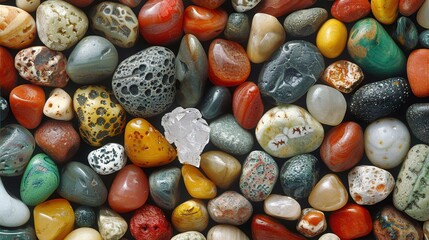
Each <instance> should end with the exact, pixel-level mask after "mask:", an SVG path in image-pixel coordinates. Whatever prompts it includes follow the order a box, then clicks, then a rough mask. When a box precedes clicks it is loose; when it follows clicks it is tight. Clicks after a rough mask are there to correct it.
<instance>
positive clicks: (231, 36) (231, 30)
mask: <svg viewBox="0 0 429 240" xmlns="http://www.w3.org/2000/svg"><path fill="white" fill-rule="evenodd" d="M223 34H224V35H225V38H226V39H228V40H231V41H235V42H239V43H245V42H247V40H248V39H249V34H250V20H249V17H248V16H247V15H246V14H244V13H231V14H229V16H228V21H227V23H226V26H225V30H224V31H223Z"/></svg>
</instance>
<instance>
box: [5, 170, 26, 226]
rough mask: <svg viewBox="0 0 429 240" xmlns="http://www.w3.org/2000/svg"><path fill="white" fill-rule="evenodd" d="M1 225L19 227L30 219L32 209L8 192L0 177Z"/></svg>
mask: <svg viewBox="0 0 429 240" xmlns="http://www.w3.org/2000/svg"><path fill="white" fill-rule="evenodd" d="M0 202H1V204H0V226H3V227H19V226H21V225H24V224H25V223H26V222H27V221H28V220H29V219H30V210H29V209H28V207H27V205H25V204H24V203H23V202H21V201H20V200H18V199H16V198H13V197H11V196H10V195H9V193H7V191H6V189H5V188H4V186H3V182H2V180H1V178H0Z"/></svg>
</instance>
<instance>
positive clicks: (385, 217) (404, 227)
mask: <svg viewBox="0 0 429 240" xmlns="http://www.w3.org/2000/svg"><path fill="white" fill-rule="evenodd" d="M373 231H374V235H375V237H376V239H392V236H395V239H406V238H410V239H423V231H422V229H421V227H420V224H418V223H417V222H416V221H413V220H412V219H410V218H409V217H408V216H406V215H405V214H403V213H402V212H400V211H398V210H397V209H396V208H394V207H393V206H389V205H387V206H385V207H383V208H382V209H381V210H380V211H379V212H378V213H377V215H376V217H375V219H374V225H373Z"/></svg>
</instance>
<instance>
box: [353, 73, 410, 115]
mask: <svg viewBox="0 0 429 240" xmlns="http://www.w3.org/2000/svg"><path fill="white" fill-rule="evenodd" d="M409 95H410V87H409V84H408V81H407V80H406V79H404V78H401V77H394V78H388V79H386V80H382V81H378V82H373V83H369V84H366V85H364V86H362V87H361V88H359V89H358V90H357V91H356V92H355V93H354V94H353V96H352V97H351V100H350V112H351V113H352V114H354V115H355V116H356V117H358V118H359V119H361V120H363V121H365V122H372V121H374V120H375V119H377V118H380V117H384V116H387V115H389V114H391V113H393V112H394V111H396V110H397V109H399V108H400V107H401V106H402V105H403V104H404V103H405V102H406V101H407V99H408V96H409Z"/></svg>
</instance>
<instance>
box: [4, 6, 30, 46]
mask: <svg viewBox="0 0 429 240" xmlns="http://www.w3.org/2000/svg"><path fill="white" fill-rule="evenodd" d="M0 17H1V18H2V23H3V26H2V30H1V31H0V45H2V46H5V47H8V48H13V49H22V48H25V47H28V46H29V45H30V44H32V43H33V41H34V39H36V23H35V21H34V18H33V17H32V16H31V15H30V14H29V13H28V12H26V11H24V10H22V9H20V8H17V7H13V6H6V5H1V6H0Z"/></svg>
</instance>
